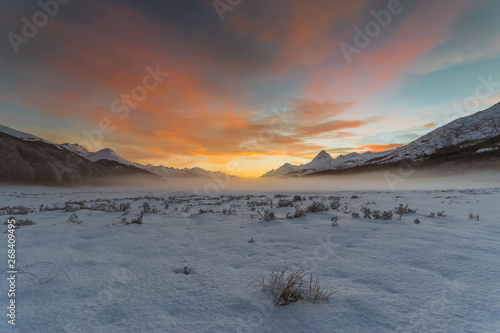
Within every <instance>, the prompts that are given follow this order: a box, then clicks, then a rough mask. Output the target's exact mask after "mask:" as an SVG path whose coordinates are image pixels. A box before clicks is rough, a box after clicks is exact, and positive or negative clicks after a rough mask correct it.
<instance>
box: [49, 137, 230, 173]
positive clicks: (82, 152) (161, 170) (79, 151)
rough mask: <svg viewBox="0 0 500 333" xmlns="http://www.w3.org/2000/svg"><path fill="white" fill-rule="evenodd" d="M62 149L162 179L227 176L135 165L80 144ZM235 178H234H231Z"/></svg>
mask: <svg viewBox="0 0 500 333" xmlns="http://www.w3.org/2000/svg"><path fill="white" fill-rule="evenodd" d="M59 146H60V147H63V148H64V149H66V150H69V151H71V152H73V153H75V154H78V155H80V156H81V157H83V158H85V159H86V160H89V161H92V162H97V161H99V160H109V161H115V162H118V163H120V164H124V165H128V166H134V167H136V168H139V169H143V170H146V171H148V172H151V173H153V174H155V175H158V176H160V177H165V178H170V177H198V178H210V177H212V178H213V177H220V176H227V175H226V174H225V173H223V172H220V171H217V172H214V171H208V170H205V169H202V168H198V167H194V168H184V169H177V168H173V167H166V166H163V165H158V166H154V165H151V164H139V163H133V162H130V161H128V160H126V159H124V158H123V157H121V156H120V155H118V154H117V153H116V152H115V151H113V150H112V149H109V148H105V149H101V150H99V151H97V152H89V151H88V150H87V149H85V148H84V147H82V146H80V145H79V144H69V143H63V144H61V145H59ZM231 177H234V176H231Z"/></svg>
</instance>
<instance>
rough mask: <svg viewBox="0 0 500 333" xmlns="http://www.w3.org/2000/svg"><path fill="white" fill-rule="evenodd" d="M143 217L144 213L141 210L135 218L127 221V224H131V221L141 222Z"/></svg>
mask: <svg viewBox="0 0 500 333" xmlns="http://www.w3.org/2000/svg"><path fill="white" fill-rule="evenodd" d="M143 217H144V213H143V212H142V211H141V213H140V214H139V215H137V217H136V218H135V219H132V221H130V223H127V224H131V223H135V224H142V218H143Z"/></svg>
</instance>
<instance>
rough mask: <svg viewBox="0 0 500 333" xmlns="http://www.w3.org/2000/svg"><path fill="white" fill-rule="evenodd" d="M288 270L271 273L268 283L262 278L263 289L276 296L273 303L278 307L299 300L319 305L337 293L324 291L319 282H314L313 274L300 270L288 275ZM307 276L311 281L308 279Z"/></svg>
mask: <svg viewBox="0 0 500 333" xmlns="http://www.w3.org/2000/svg"><path fill="white" fill-rule="evenodd" d="M287 270H288V268H287V267H285V268H283V269H282V270H281V271H280V272H274V271H273V272H271V275H270V277H269V282H268V283H266V282H265V280H264V278H262V287H263V289H264V290H265V291H268V292H270V293H271V294H272V295H273V296H274V297H273V301H274V304H276V305H279V306H282V305H288V304H290V303H294V302H297V301H298V300H302V301H305V302H313V303H317V302H319V301H321V300H323V299H328V298H329V297H330V296H331V295H332V294H334V293H335V291H333V292H331V291H327V290H322V289H321V286H320V284H319V280H317V279H316V281H314V282H313V276H312V272H311V273H309V272H306V271H305V270H303V269H299V270H296V271H294V272H291V273H290V274H287ZM307 276H309V279H306V278H307Z"/></svg>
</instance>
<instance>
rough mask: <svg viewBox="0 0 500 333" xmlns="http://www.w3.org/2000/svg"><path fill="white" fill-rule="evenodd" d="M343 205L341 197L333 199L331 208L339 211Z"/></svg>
mask: <svg viewBox="0 0 500 333" xmlns="http://www.w3.org/2000/svg"><path fill="white" fill-rule="evenodd" d="M341 205H342V204H341V203H340V198H339V197H334V198H333V199H332V201H331V202H330V208H331V209H332V210H339V207H340V206H341Z"/></svg>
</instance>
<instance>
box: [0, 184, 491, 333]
mask: <svg viewBox="0 0 500 333" xmlns="http://www.w3.org/2000/svg"><path fill="white" fill-rule="evenodd" d="M275 194H276V193H255V192H245V193H230V194H229V193H225V194H221V195H218V196H213V197H200V196H193V195H192V194H186V193H168V192H160V191H147V190H137V189H135V190H134V189H120V188H114V189H104V188H100V189H95V188H84V189H48V188H38V187H36V188H34V187H3V188H1V189H0V207H5V206H10V207H13V206H20V205H21V206H27V207H31V206H32V207H33V210H34V211H33V212H31V213H28V214H27V215H19V214H15V212H14V213H6V212H5V211H4V212H3V213H6V214H4V215H2V220H5V219H7V218H8V217H9V216H15V218H16V219H17V220H19V219H27V218H28V219H31V220H33V221H35V224H34V225H28V226H22V227H20V228H18V229H17V230H16V232H15V236H16V255H17V257H16V266H17V267H16V268H17V269H18V271H19V272H20V273H19V274H17V280H16V297H15V299H16V326H15V327H12V326H11V325H9V324H8V323H7V320H8V317H7V316H6V315H5V314H6V313H7V309H6V307H7V305H8V301H9V300H8V297H7V290H8V289H9V285H8V283H7V282H8V281H7V280H6V279H5V278H3V279H0V281H1V282H0V294H1V295H2V296H1V297H0V300H1V304H2V305H1V308H2V309H3V310H2V311H3V312H4V313H3V314H2V318H3V319H2V320H1V322H0V332H51V333H52V332H72V333H77V332H500V257H499V253H500V218H499V217H500V208H499V206H498V205H499V203H500V189H472V190H445V191H441V190H432V191H389V192H377V191H342V192H341V191H339V192H321V193H300V192H289V193H284V194H285V195H289V196H285V197H276V196H275ZM296 194H297V195H300V196H301V197H302V198H301V199H302V200H301V201H295V202H294V204H297V205H300V206H302V207H304V208H306V207H308V206H309V205H310V204H311V203H312V202H313V201H316V202H324V203H325V204H329V203H330V202H331V201H332V200H333V199H328V198H329V197H331V196H339V197H340V202H341V204H342V206H341V208H340V209H339V210H338V211H334V210H331V209H330V210H329V211H325V212H319V213H307V215H306V216H305V217H299V218H294V219H287V218H285V216H286V214H287V213H288V212H294V211H295V209H294V208H293V207H281V208H277V207H276V206H277V203H278V201H279V200H280V199H281V200H293V198H294V195H296ZM304 196H305V198H304ZM98 199H101V201H97V200H98ZM105 199H109V201H106V200H105ZM83 200H86V202H81V203H76V202H79V201H83ZM68 201H71V202H73V203H72V204H70V205H68V207H67V208H68V209H75V208H76V209H78V207H80V208H83V209H80V210H78V211H76V212H74V213H75V214H76V215H77V217H78V220H79V221H81V223H70V222H67V220H68V218H69V217H70V216H71V215H72V214H73V212H69V211H64V210H63V209H62V208H63V207H64V206H65V203H66V202H68ZM271 201H272V203H273V206H272V207H270V205H269V204H270V203H271ZM144 202H147V203H148V204H149V206H150V208H151V210H154V208H156V209H157V210H158V212H156V213H150V214H145V215H144V217H143V224H135V223H134V224H127V223H123V222H122V219H124V220H125V222H130V221H131V220H132V219H134V218H136V217H137V215H138V214H139V213H140V207H143V208H144V204H143V203H144ZM127 203H130V205H131V208H130V209H129V210H128V211H129V212H128V213H127V214H126V215H123V214H124V212H106V211H105V210H108V211H111V210H113V208H112V207H116V208H120V204H123V205H122V207H121V208H122V210H125V209H126V205H125V204H127ZM165 203H168V208H166V205H165ZM259 203H261V204H262V205H258V204H259ZM263 203H267V204H266V205H264V204H263ZM42 204H43V205H44V207H45V206H49V210H48V211H45V210H44V211H42V212H40V211H39V208H40V207H39V206H40V205H42ZM399 204H404V205H406V204H408V205H409V207H410V208H414V209H417V211H416V213H409V214H406V215H403V217H402V220H399V219H398V217H397V216H394V217H393V219H392V220H374V219H365V218H363V214H361V217H360V218H353V217H352V212H351V211H355V212H358V213H360V208H361V206H366V207H369V208H370V209H372V210H381V211H384V210H386V211H389V210H394V208H395V207H396V206H399ZM252 206H254V208H253V209H252ZM345 206H347V207H345ZM189 207H190V208H189ZM88 208H93V209H95V210H90V209H88ZM51 209H55V210H51ZM200 209H202V210H213V211H214V213H211V212H208V213H204V214H199V211H200ZM224 209H225V210H224ZM229 209H231V211H232V213H231V214H223V213H222V211H223V210H224V211H225V212H226V213H227V212H228V210H229ZM263 210H268V211H274V212H275V213H276V215H277V218H278V219H276V220H272V221H262V220H260V219H259V213H258V212H259V211H260V212H262V211H263ZM443 210H444V211H445V213H444V214H445V215H447V216H435V217H429V214H430V213H431V212H434V213H438V212H442V211H443ZM470 213H472V214H473V215H474V217H475V216H476V215H477V214H479V220H477V219H475V218H474V219H469V214H470ZM335 215H336V216H337V217H338V226H332V224H331V218H332V217H333V216H335ZM415 219H418V220H420V223H419V224H416V223H414V220H415ZM2 227H3V228H4V230H6V229H7V226H6V225H3V224H2ZM4 230H3V231H4ZM7 235H8V234H7V233H4V234H3V236H1V238H0V239H1V243H0V244H1V245H0V249H1V251H4V253H5V255H4V256H3V257H4V266H3V268H2V269H3V271H4V274H3V275H4V276H5V275H6V271H7V270H8V269H7ZM251 238H253V239H254V241H255V242H253V243H249V240H250V239H251ZM185 266H187V267H188V268H187V269H188V270H189V271H190V274H189V275H185V274H183V272H184V267H185ZM283 267H288V268H289V270H293V269H298V268H304V269H307V270H311V271H312V272H313V277H314V278H318V279H319V281H320V283H321V286H322V287H323V288H324V289H328V290H332V291H333V290H335V291H337V292H336V293H335V294H333V295H332V297H331V298H330V299H328V300H323V301H321V302H320V303H303V302H298V303H294V304H290V305H287V306H280V307H278V306H275V305H274V304H273V303H272V296H271V295H269V294H268V293H266V292H264V291H263V290H262V288H261V286H260V285H259V283H258V282H254V283H251V282H252V281H255V280H257V281H260V280H261V279H262V276H264V278H265V279H268V277H269V274H270V273H271V271H279V270H281V269H282V268H283ZM21 273H24V274H21Z"/></svg>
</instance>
